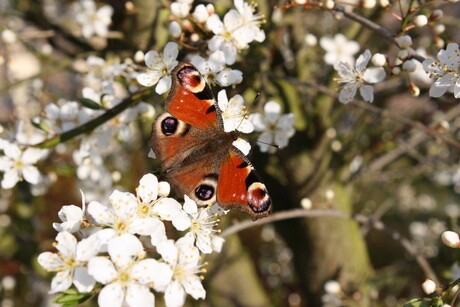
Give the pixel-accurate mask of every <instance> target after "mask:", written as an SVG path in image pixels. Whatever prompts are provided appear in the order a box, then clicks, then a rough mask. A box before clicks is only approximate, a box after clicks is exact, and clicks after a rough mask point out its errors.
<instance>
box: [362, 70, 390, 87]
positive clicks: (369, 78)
mask: <svg viewBox="0 0 460 307" xmlns="http://www.w3.org/2000/svg"><path fill="white" fill-rule="evenodd" d="M385 76H386V73H385V69H383V67H371V68H368V69H366V71H365V72H364V74H363V79H364V81H366V82H368V83H378V82H380V81H382V80H383V79H385Z"/></svg>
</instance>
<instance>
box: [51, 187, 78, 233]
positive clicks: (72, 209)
mask: <svg viewBox="0 0 460 307" xmlns="http://www.w3.org/2000/svg"><path fill="white" fill-rule="evenodd" d="M80 192H81V191H80ZM81 196H82V200H81V208H80V207H77V206H75V205H69V206H63V207H62V208H61V210H59V212H58V216H59V218H60V219H61V221H62V223H53V228H54V229H55V230H56V231H58V232H61V231H67V232H70V233H74V232H77V231H79V230H80V227H81V224H82V223H83V219H84V213H85V210H86V209H85V206H86V204H85V194H83V192H81Z"/></svg>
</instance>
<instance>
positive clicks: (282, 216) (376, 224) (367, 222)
mask: <svg viewBox="0 0 460 307" xmlns="http://www.w3.org/2000/svg"><path fill="white" fill-rule="evenodd" d="M304 217H308V218H312V217H337V218H352V219H353V220H355V221H356V222H358V223H359V224H361V225H364V226H367V227H371V228H374V229H377V230H380V231H383V232H385V233H387V234H389V235H390V236H391V237H392V238H393V239H394V240H395V241H397V242H399V243H400V244H401V246H402V247H403V248H404V249H405V250H406V251H407V252H408V253H409V254H410V255H411V256H412V257H414V259H415V260H416V261H417V263H418V264H419V266H420V267H421V268H422V270H423V271H424V272H425V275H426V276H427V277H428V278H430V279H432V280H433V281H434V282H435V283H437V284H439V280H438V278H437V276H436V273H435V272H434V271H433V269H432V268H431V266H430V264H429V263H428V261H427V260H426V259H425V258H424V257H423V256H421V255H419V253H418V252H417V250H416V248H415V247H414V246H413V245H412V243H411V242H410V241H409V240H408V239H406V238H405V237H403V236H402V235H401V234H400V233H398V232H397V231H395V230H393V229H391V228H389V227H387V226H386V225H385V224H384V223H383V222H381V221H380V220H376V219H373V218H369V217H367V216H364V215H361V214H355V215H352V214H347V213H345V212H343V211H339V210H332V209H331V210H326V209H314V210H305V209H294V210H290V211H281V212H276V213H273V214H272V215H270V216H269V217H266V218H263V219H260V220H257V221H255V222H253V221H251V220H246V221H242V222H239V223H236V224H233V225H232V226H230V227H228V228H227V229H225V230H224V231H222V233H221V234H220V236H221V237H223V238H225V237H228V236H230V235H233V234H236V233H238V232H240V231H243V230H245V229H248V228H252V227H257V226H260V225H265V224H269V223H273V222H276V221H281V220H287V219H293V218H304Z"/></svg>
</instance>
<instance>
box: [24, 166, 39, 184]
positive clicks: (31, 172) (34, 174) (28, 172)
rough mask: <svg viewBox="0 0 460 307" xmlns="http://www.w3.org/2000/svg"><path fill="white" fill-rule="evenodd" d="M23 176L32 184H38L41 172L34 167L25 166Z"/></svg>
mask: <svg viewBox="0 0 460 307" xmlns="http://www.w3.org/2000/svg"><path fill="white" fill-rule="evenodd" d="M22 176H23V177H24V179H25V180H26V181H27V182H30V183H32V184H37V183H38V182H39V181H40V172H39V171H38V169H37V168H36V167H35V166H33V165H25V166H24V167H23V169H22Z"/></svg>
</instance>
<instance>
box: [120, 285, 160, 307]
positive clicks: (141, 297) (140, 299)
mask: <svg viewBox="0 0 460 307" xmlns="http://www.w3.org/2000/svg"><path fill="white" fill-rule="evenodd" d="M125 300H126V303H127V305H128V306H131V307H139V306H154V305H155V297H154V296H153V293H152V292H150V290H149V288H148V287H147V286H143V285H139V284H133V283H130V284H128V286H127V288H126V297H125Z"/></svg>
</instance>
